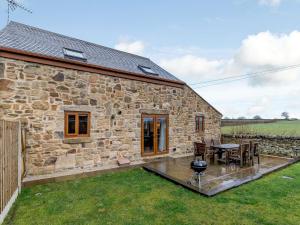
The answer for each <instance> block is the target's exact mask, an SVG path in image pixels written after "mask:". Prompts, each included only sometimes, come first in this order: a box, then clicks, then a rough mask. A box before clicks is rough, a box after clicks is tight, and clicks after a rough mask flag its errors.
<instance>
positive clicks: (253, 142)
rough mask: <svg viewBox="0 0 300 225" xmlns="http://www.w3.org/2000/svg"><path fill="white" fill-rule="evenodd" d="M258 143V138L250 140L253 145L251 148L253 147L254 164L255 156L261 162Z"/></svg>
mask: <svg viewBox="0 0 300 225" xmlns="http://www.w3.org/2000/svg"><path fill="white" fill-rule="evenodd" d="M258 144H259V142H258V141H257V140H252V141H251V142H250V146H251V147H250V148H251V151H252V157H253V160H252V165H254V156H256V157H257V163H258V164H260V151H259V148H258Z"/></svg>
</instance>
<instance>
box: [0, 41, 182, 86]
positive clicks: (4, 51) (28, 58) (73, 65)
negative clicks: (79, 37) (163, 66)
mask: <svg viewBox="0 0 300 225" xmlns="http://www.w3.org/2000/svg"><path fill="white" fill-rule="evenodd" d="M0 57H4V58H9V59H15V60H21V61H25V62H31V63H39V64H43V65H48V66H57V67H61V68H65V69H74V70H79V71H83V72H91V73H98V74H103V75H107V76H113V77H118V78H125V79H130V80H137V81H142V82H147V83H153V84H160V85H167V86H172V87H177V88H183V87H184V86H185V85H186V84H185V83H184V82H182V81H175V80H169V79H164V78H161V77H149V76H146V75H144V74H139V73H133V72H128V71H124V70H118V69H112V68H108V67H103V66H98V65H94V64H89V63H84V62H77V61H74V60H70V59H62V58H58V57H53V56H46V55H42V54H37V53H32V52H28V51H23V50H19V49H14V48H7V47H2V46H0Z"/></svg>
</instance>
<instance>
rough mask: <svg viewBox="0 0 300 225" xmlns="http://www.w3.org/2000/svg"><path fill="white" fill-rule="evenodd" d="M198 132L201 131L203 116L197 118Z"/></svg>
mask: <svg viewBox="0 0 300 225" xmlns="http://www.w3.org/2000/svg"><path fill="white" fill-rule="evenodd" d="M199 130H200V131H203V116H199Z"/></svg>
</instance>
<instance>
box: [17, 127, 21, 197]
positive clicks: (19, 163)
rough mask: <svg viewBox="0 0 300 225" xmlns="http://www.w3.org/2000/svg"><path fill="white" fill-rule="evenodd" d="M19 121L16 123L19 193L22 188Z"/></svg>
mask: <svg viewBox="0 0 300 225" xmlns="http://www.w3.org/2000/svg"><path fill="white" fill-rule="evenodd" d="M21 129H22V128H21V121H19V123H18V190H19V193H20V192H21V186H22V136H21V135H22V133H21Z"/></svg>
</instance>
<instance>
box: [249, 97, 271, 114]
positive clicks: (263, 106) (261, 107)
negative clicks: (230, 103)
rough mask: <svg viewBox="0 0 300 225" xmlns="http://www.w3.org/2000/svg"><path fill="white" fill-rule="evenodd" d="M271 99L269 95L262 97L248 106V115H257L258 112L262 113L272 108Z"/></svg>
mask: <svg viewBox="0 0 300 225" xmlns="http://www.w3.org/2000/svg"><path fill="white" fill-rule="evenodd" d="M270 104H271V101H270V99H269V98H268V97H262V98H261V99H259V100H258V101H256V103H255V104H254V105H251V106H250V107H249V108H248V112H247V115H248V116H252V115H257V114H262V113H264V112H265V111H267V110H268V108H270Z"/></svg>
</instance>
